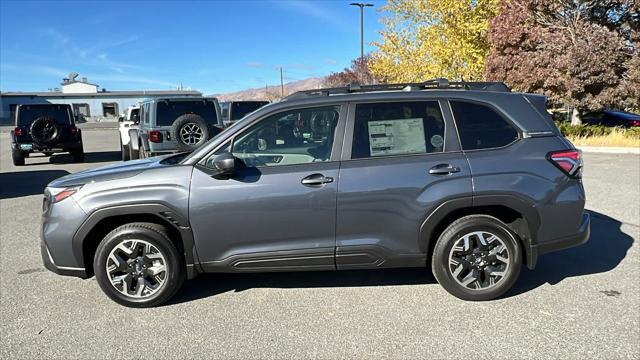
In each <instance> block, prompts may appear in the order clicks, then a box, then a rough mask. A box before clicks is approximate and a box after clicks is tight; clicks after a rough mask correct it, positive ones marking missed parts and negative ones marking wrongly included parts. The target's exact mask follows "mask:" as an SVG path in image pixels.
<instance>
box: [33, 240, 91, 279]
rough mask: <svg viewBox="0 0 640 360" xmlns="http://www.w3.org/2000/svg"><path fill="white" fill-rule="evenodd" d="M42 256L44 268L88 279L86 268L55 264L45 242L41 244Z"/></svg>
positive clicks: (59, 273) (60, 273)
mask: <svg viewBox="0 0 640 360" xmlns="http://www.w3.org/2000/svg"><path fill="white" fill-rule="evenodd" d="M40 255H42V263H43V264H44V267H45V268H46V269H47V270H49V271H51V272H54V273H56V274H58V275H64V276H76V277H79V278H83V279H86V278H88V276H87V271H86V269H85V268H76V267H67V266H58V265H56V264H55V263H54V262H53V258H52V257H51V253H49V249H48V248H47V245H46V244H45V243H44V241H41V242H40Z"/></svg>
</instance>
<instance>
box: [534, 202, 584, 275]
mask: <svg viewBox="0 0 640 360" xmlns="http://www.w3.org/2000/svg"><path fill="white" fill-rule="evenodd" d="M589 236H591V216H590V215H589V213H588V212H586V211H585V212H584V213H583V214H582V219H581V220H580V226H579V227H578V231H577V232H576V233H575V234H572V235H569V236H565V237H561V238H558V239H554V240H551V241H546V242H544V243H541V244H535V245H532V246H531V251H530V255H529V256H530V259H529V261H528V263H529V266H528V267H529V268H530V269H533V268H534V267H535V264H536V262H537V260H538V256H540V255H543V254H547V253H550V252H554V251H558V250H563V249H568V248H572V247H574V246H578V245H582V244H584V243H586V242H587V241H588V240H589Z"/></svg>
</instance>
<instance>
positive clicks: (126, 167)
mask: <svg viewBox="0 0 640 360" xmlns="http://www.w3.org/2000/svg"><path fill="white" fill-rule="evenodd" d="M173 155H174V154H170V155H164V156H156V157H152V158H148V159H141V160H132V161H125V162H121V163H118V164H113V165H107V166H101V167H98V168H95V169H88V170H83V171H80V172H77V173H74V174H69V175H66V176H63V177H61V178H59V179H56V180H54V181H52V182H50V183H49V185H47V186H48V187H54V188H65V187H70V186H76V185H84V184H87V183H92V182H100V181H108V180H115V179H123V178H128V177H132V176H136V175H138V174H139V173H141V172H143V171H145V170H147V169H151V168H157V167H163V166H171V164H163V163H162V161H163V160H164V159H166V158H168V157H171V156H173Z"/></svg>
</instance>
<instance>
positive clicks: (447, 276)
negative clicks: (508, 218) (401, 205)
mask: <svg viewBox="0 0 640 360" xmlns="http://www.w3.org/2000/svg"><path fill="white" fill-rule="evenodd" d="M479 231H482V232H488V233H491V234H494V235H495V236H496V237H498V238H499V240H501V241H502V243H504V246H505V247H506V249H507V250H506V251H507V254H508V260H509V261H508V266H507V267H506V270H505V271H504V276H502V277H501V278H500V279H499V280H497V281H496V282H495V284H494V285H490V286H489V287H488V288H482V289H471V288H469V287H467V286H464V285H462V283H460V282H458V280H456V278H455V277H454V275H453V269H452V267H455V265H450V263H449V256H450V254H451V253H452V248H453V246H454V245H455V243H456V242H458V241H459V240H460V239H461V238H462V237H463V236H464V235H466V234H469V233H472V232H479ZM485 266H486V265H485ZM521 267H522V251H521V248H520V245H519V240H518V237H517V235H515V234H514V233H513V232H512V231H511V230H509V228H508V227H507V225H505V224H504V223H503V222H502V221H500V220H498V219H496V218H495V217H492V216H488V215H469V216H465V217H462V218H460V219H458V220H456V221H454V222H453V223H452V224H451V225H449V226H448V227H447V228H446V229H445V230H444V232H443V233H442V234H441V235H440V237H439V238H438V242H437V243H436V246H435V248H434V250H433V257H432V261H431V269H432V271H433V275H434V276H435V278H436V280H438V283H440V285H442V287H444V288H445V290H447V291H448V292H449V293H450V294H452V295H453V296H456V297H458V298H460V299H463V300H470V301H485V300H493V299H496V298H498V297H500V296H502V295H503V294H504V293H505V292H507V291H508V290H509V289H510V288H511V287H512V286H513V284H514V283H515V281H516V280H517V279H518V275H520V269H521ZM465 271H466V268H465ZM462 274H464V273H462ZM458 275H460V276H461V274H458ZM471 284H473V282H472V283H471ZM474 286H475V285H474Z"/></svg>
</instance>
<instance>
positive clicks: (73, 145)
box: [11, 141, 82, 152]
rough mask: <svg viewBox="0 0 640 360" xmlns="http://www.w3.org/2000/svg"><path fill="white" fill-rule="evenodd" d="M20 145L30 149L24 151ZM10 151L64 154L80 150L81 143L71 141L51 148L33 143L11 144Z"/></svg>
mask: <svg viewBox="0 0 640 360" xmlns="http://www.w3.org/2000/svg"><path fill="white" fill-rule="evenodd" d="M20 145H31V146H30V147H31V149H29V150H25V149H23V148H22V147H21V146H20ZM11 148H12V149H17V150H23V151H29V152H40V151H51V152H64V151H69V150H76V149H80V148H82V143H80V142H77V141H73V142H65V143H57V144H54V145H52V146H40V145H38V144H36V143H34V142H21V143H15V142H14V143H11Z"/></svg>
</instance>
